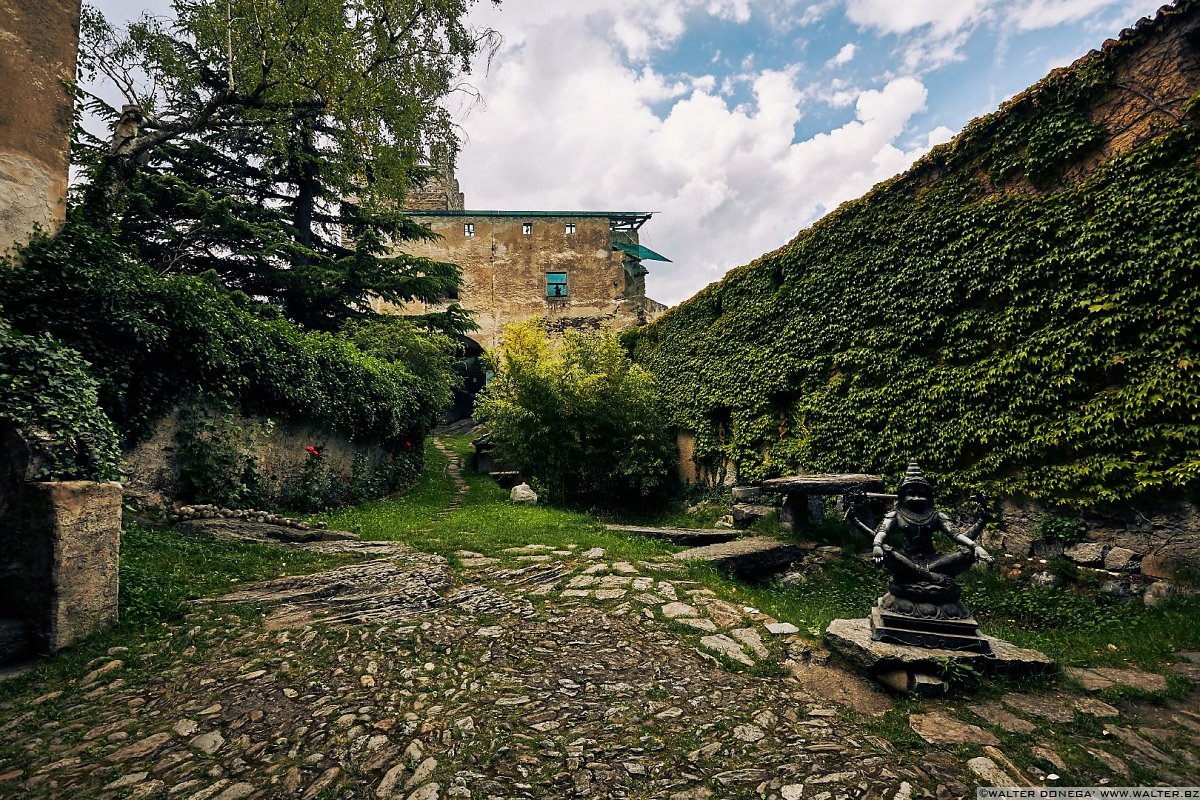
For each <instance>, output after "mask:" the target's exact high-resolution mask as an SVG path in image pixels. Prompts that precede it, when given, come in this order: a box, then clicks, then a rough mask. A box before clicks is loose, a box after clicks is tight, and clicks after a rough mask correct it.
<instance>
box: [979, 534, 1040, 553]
mask: <svg viewBox="0 0 1200 800" xmlns="http://www.w3.org/2000/svg"><path fill="white" fill-rule="evenodd" d="M979 541H980V544H982V545H983V546H984V547H986V548H987V549H988V550H989V551H990V552H992V553H997V554H998V553H1003V554H1004V555H1009V556H1014V557H1016V558H1025V557H1026V556H1028V555H1029V553H1030V551H1031V550H1032V549H1033V537H1032V536H1030V535H1029V534H1027V533H1009V532H1001V531H993V530H986V531H984V532H983V535H982V536H981V537H980V540H979Z"/></svg>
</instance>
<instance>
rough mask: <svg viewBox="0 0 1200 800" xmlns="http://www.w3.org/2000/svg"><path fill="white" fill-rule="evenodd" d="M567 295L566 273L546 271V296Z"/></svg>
mask: <svg viewBox="0 0 1200 800" xmlns="http://www.w3.org/2000/svg"><path fill="white" fill-rule="evenodd" d="M566 296H567V273H565V272H547V273H546V297H566Z"/></svg>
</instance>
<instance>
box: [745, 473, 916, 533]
mask: <svg viewBox="0 0 1200 800" xmlns="http://www.w3.org/2000/svg"><path fill="white" fill-rule="evenodd" d="M883 488H884V486H883V477H882V476H880V475H863V474H858V473H839V474H830V475H791V476H788V477H785V478H771V479H769V480H765V481H763V482H762V483H760V484H759V485H758V489H759V490H760V491H762V492H765V493H767V494H781V495H783V496H784V500H783V508H782V509H780V511H779V524H780V526H782V527H784V528H788V529H790V530H796V529H798V528H800V527H803V526H804V525H805V524H806V523H810V522H818V521H820V520H821V519H824V517H825V498H826V497H829V496H830V495H841V494H845V493H846V492H848V491H850V490H851V489H861V490H862V491H863V492H864V493H866V496H867V498H868V499H870V500H889V499H893V496H892V495H889V494H883Z"/></svg>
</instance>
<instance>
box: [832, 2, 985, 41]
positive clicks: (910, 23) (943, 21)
mask: <svg viewBox="0 0 1200 800" xmlns="http://www.w3.org/2000/svg"><path fill="white" fill-rule="evenodd" d="M992 2H994V0H903V1H902V2H897V0H846V16H847V17H848V18H849V19H850V21H851V22H853V23H855V24H856V25H858V26H859V27H860V28H870V29H873V30H876V31H879V32H880V33H908V32H909V31H912V30H916V29H917V28H924V27H926V26H928V27H929V28H931V29H932V30H933V32H934V33H937V34H948V33H953V32H954V31H957V30H960V29H962V28H965V27H969V26H972V25H975V24H977V23H979V22H980V21H981V20H982V19H983V18H984V17H985V16H987V12H988V7H989V5H991V3H992Z"/></svg>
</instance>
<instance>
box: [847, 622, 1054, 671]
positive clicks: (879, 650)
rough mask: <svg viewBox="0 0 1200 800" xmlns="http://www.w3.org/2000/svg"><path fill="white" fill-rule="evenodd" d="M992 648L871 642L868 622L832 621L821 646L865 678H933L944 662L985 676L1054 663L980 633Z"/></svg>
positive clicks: (1050, 667) (1042, 655)
mask: <svg viewBox="0 0 1200 800" xmlns="http://www.w3.org/2000/svg"><path fill="white" fill-rule="evenodd" d="M980 636H982V637H983V638H984V639H986V640H987V641H988V643H989V644H990V645H991V647H992V652H991V653H990V654H988V655H985V654H983V653H972V652H968V651H961V650H941V649H937V648H932V647H911V646H906V645H899V644H889V643H887V642H876V641H874V640H873V639H871V623H870V620H868V619H866V618H862V619H835V620H834V621H833V622H831V623H829V627H828V628H827V629H826V630H825V637H824V641H825V646H826V647H828V648H829V649H830V650H832V651H834V652H835V653H838V654H839V655H841V656H842V658H844V659H846V661H848V662H849V663H850V664H851V665H853V666H854V667H855V668H857V669H860V670H862V671H863V672H866V673H867V674H869V675H878V674H879V673H881V672H891V671H892V670H900V669H904V670H909V671H910V672H924V673H927V674H932V675H936V674H938V673H939V672H940V671H941V668H942V665H943V664H944V662H945V660H946V659H950V660H952V661H955V662H957V663H959V664H965V665H967V666H970V667H973V668H974V669H976V670H978V671H979V672H981V673H983V674H985V675H995V674H1006V675H1029V674H1036V673H1045V672H1050V671H1052V670H1053V669H1054V662H1053V661H1052V660H1050V657H1049V656H1047V655H1046V654H1045V653H1041V652H1038V651H1037V650H1029V649H1026V648H1023V647H1017V646H1016V645H1015V644H1011V643H1010V642H1006V641H1004V640H1003V639H997V638H995V637H994V636H988V635H986V634H982V633H981V634H980Z"/></svg>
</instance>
